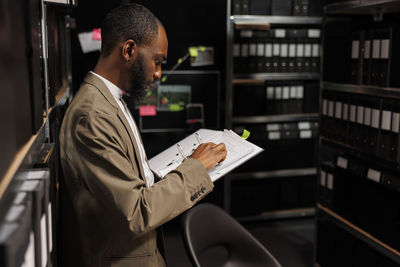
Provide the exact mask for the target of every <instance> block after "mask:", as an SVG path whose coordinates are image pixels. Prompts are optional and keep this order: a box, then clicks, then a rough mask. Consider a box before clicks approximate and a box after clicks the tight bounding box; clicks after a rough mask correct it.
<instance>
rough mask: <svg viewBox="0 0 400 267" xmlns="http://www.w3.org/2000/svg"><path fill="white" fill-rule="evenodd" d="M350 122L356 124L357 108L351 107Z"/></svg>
mask: <svg viewBox="0 0 400 267" xmlns="http://www.w3.org/2000/svg"><path fill="white" fill-rule="evenodd" d="M350 121H352V122H356V106H355V105H350Z"/></svg>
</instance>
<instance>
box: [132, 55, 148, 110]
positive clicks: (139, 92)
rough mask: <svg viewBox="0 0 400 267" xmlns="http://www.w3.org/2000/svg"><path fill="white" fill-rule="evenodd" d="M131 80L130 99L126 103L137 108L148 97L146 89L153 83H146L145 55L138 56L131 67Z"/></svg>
mask: <svg viewBox="0 0 400 267" xmlns="http://www.w3.org/2000/svg"><path fill="white" fill-rule="evenodd" d="M130 72H131V78H130V80H129V85H130V88H129V90H128V93H129V97H128V99H127V101H126V102H129V104H130V105H132V106H135V105H137V104H139V103H140V102H141V100H142V99H143V97H144V96H145V95H146V88H148V87H149V86H151V85H152V83H153V82H152V81H146V71H145V68H144V60H143V55H142V54H138V56H137V58H136V60H135V61H134V62H133V63H132V66H131V70H130Z"/></svg>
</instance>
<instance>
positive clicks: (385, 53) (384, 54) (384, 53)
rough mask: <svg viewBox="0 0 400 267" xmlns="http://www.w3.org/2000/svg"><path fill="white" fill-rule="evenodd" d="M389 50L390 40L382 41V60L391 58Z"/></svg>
mask: <svg viewBox="0 0 400 267" xmlns="http://www.w3.org/2000/svg"><path fill="white" fill-rule="evenodd" d="M389 48H390V40H389V39H384V40H381V58H383V59H388V58H389V51H390V50H389Z"/></svg>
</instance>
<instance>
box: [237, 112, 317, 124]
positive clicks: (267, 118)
mask: <svg viewBox="0 0 400 267" xmlns="http://www.w3.org/2000/svg"><path fill="white" fill-rule="evenodd" d="M318 120H319V113H301V114H282V115H264V116H246V117H233V119H232V122H233V123H270V122H297V121H318Z"/></svg>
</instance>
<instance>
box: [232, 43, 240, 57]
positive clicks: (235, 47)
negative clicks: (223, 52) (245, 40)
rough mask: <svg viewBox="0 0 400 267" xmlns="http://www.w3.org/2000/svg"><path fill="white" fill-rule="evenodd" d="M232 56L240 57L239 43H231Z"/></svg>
mask: <svg viewBox="0 0 400 267" xmlns="http://www.w3.org/2000/svg"><path fill="white" fill-rule="evenodd" d="M233 56H234V57H240V44H234V45H233Z"/></svg>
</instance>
